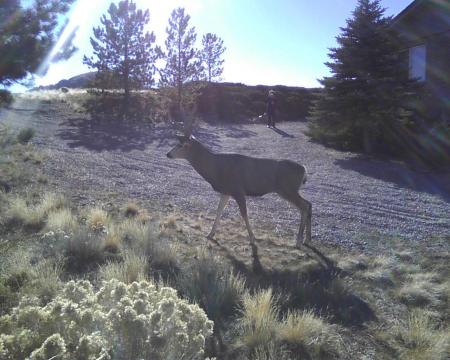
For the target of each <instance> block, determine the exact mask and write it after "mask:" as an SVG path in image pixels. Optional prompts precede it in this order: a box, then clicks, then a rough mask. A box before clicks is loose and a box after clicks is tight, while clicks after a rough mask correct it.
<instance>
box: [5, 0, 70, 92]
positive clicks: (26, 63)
mask: <svg viewBox="0 0 450 360" xmlns="http://www.w3.org/2000/svg"><path fill="white" fill-rule="evenodd" d="M73 2H74V0H61V1H54V0H34V1H32V2H31V3H29V4H28V6H27V7H24V6H23V5H22V2H21V1H20V0H2V1H0V54H1V55H0V85H3V86H9V85H12V84H13V83H16V82H20V81H21V80H23V79H24V78H26V77H27V76H28V75H30V74H34V73H36V72H37V71H38V69H42V73H44V72H45V71H46V67H44V68H42V64H43V62H44V60H45V58H46V57H47V56H48V54H49V53H50V51H51V49H52V48H53V46H54V45H55V43H56V41H57V40H58V36H59V32H60V26H58V20H59V16H60V15H62V14H65V13H66V12H67V11H68V10H69V7H70V5H71V4H72V3H73ZM72 38H73V36H72V37H69V40H71V39H72ZM75 50H76V49H75V48H74V47H73V46H72V45H71V41H69V42H66V44H65V46H63V47H62V49H61V51H60V52H59V53H58V54H56V55H55V56H54V57H53V59H50V60H51V61H57V60H61V59H66V58H68V57H70V56H71V55H72V54H73V52H74V51H75Z"/></svg>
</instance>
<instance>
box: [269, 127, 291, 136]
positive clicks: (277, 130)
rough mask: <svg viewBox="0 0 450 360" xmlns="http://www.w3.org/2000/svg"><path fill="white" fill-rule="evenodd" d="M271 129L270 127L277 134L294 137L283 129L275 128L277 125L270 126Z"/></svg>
mask: <svg viewBox="0 0 450 360" xmlns="http://www.w3.org/2000/svg"><path fill="white" fill-rule="evenodd" d="M271 129H272V130H273V131H274V132H276V133H277V134H279V135H281V136H282V137H286V138H291V139H293V138H295V136H294V135H292V134H288V133H287V132H285V131H283V130H281V129H279V128H277V127H273V128H271Z"/></svg>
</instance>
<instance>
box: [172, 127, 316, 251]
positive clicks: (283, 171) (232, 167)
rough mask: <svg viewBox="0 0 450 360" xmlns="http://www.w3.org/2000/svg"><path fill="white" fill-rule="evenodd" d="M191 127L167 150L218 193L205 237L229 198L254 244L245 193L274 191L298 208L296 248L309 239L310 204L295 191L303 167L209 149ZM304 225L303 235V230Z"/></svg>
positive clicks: (302, 178)
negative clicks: (214, 212)
mask: <svg viewBox="0 0 450 360" xmlns="http://www.w3.org/2000/svg"><path fill="white" fill-rule="evenodd" d="M191 132H192V129H190V130H187V131H184V134H183V135H176V137H177V139H178V143H177V144H176V145H175V147H174V148H172V149H171V150H170V151H169V152H168V153H167V157H168V158H170V159H184V160H187V161H188V162H189V163H190V165H191V166H192V167H193V168H194V170H195V171H196V172H197V173H198V174H199V175H200V176H201V177H203V179H205V180H206V181H207V182H208V183H209V184H210V185H211V186H212V188H213V189H214V190H215V191H216V192H217V193H219V194H220V200H219V205H218V208H217V213H216V218H215V220H214V223H213V226H212V229H211V231H210V233H209V234H208V236H207V238H208V239H209V240H213V239H214V235H215V233H216V231H217V227H218V225H219V221H220V218H221V216H222V213H223V210H224V209H225V206H226V205H227V203H228V201H229V200H230V198H233V199H234V200H235V201H236V203H237V205H238V207H239V211H240V214H241V216H242V218H243V219H244V222H245V226H246V228H247V232H248V235H249V240H250V243H251V245H255V240H256V238H255V235H254V234H253V231H252V228H251V226H250V223H249V220H248V215H247V203H246V196H263V195H265V194H269V193H276V194H278V195H279V196H280V197H281V198H283V199H285V200H287V201H289V202H290V203H292V204H293V205H294V206H295V207H297V208H298V209H299V211H300V216H301V219H300V228H299V231H298V234H297V242H296V247H300V246H301V244H307V243H309V242H310V241H311V216H312V205H311V203H310V202H309V201H307V200H306V199H304V198H303V197H301V196H300V194H299V190H300V188H301V186H302V185H303V184H305V183H306V179H307V170H306V167H305V166H304V165H300V164H298V163H296V162H294V161H291V160H273V159H264V158H256V157H250V156H246V155H241V154H234V153H215V152H213V151H211V150H209V149H208V148H207V147H206V146H205V145H203V144H202V143H201V142H200V141H199V140H197V139H196V138H195V137H194V136H193V135H192V134H191ZM305 228H306V236H305V237H304V236H303V235H304V232H305Z"/></svg>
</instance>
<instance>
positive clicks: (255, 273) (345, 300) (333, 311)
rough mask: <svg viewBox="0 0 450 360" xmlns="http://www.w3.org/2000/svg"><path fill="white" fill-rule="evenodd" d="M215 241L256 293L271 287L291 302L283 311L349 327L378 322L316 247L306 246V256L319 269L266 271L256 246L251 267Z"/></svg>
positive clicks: (288, 302) (343, 277) (252, 248)
mask: <svg viewBox="0 0 450 360" xmlns="http://www.w3.org/2000/svg"><path fill="white" fill-rule="evenodd" d="M211 241H212V242H213V243H214V244H215V245H216V246H217V247H218V248H219V249H220V250H221V253H222V254H223V255H224V256H225V258H226V259H228V260H229V261H230V263H231V264H232V266H233V268H234V269H235V271H237V272H238V273H240V274H241V275H242V276H243V277H244V278H245V280H246V283H247V285H248V286H249V287H250V288H251V289H252V291H259V290H260V289H268V288H271V289H273V291H274V293H277V294H281V296H283V298H284V299H287V300H286V301H285V302H284V303H283V304H281V305H280V306H281V311H282V312H287V311H289V310H291V309H314V310H315V311H316V312H317V313H318V314H323V313H325V314H328V315H329V316H330V317H331V319H332V321H334V322H336V323H340V324H343V325H346V326H360V325H362V324H363V323H364V322H366V321H370V320H374V319H375V313H374V312H373V310H372V309H371V308H370V306H369V305H368V304H367V303H366V302H365V301H364V300H362V299H361V298H360V297H359V296H357V295H356V294H354V293H352V292H351V290H350V287H349V286H346V285H345V276H344V275H345V274H343V273H342V271H341V270H340V269H339V268H338V267H336V265H335V264H334V262H333V261H332V260H331V259H329V258H328V257H327V256H326V255H325V254H323V253H322V252H321V251H320V250H319V249H317V248H316V247H314V246H312V245H305V246H304V247H305V248H306V249H308V250H310V251H311V252H312V253H311V254H310V253H306V255H307V257H308V258H309V259H315V260H317V262H318V265H319V266H317V267H316V268H314V270H311V271H309V272H307V273H305V272H301V271H296V270H287V269H282V270H280V269H275V268H270V269H269V268H265V267H264V266H263V264H262V263H261V260H260V257H259V249H258V246H257V245H256V244H250V247H251V254H252V264H251V267H249V266H247V265H246V264H245V262H244V261H242V260H239V259H238V258H237V257H236V256H235V255H234V254H232V253H231V252H230V251H229V250H228V249H227V248H226V247H225V246H223V245H221V244H220V243H219V242H218V241H217V240H211Z"/></svg>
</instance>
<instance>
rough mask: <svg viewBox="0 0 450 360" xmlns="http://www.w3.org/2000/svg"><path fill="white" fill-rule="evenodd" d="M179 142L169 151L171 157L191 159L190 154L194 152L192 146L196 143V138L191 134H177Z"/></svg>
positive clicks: (168, 154) (168, 155)
mask: <svg viewBox="0 0 450 360" xmlns="http://www.w3.org/2000/svg"><path fill="white" fill-rule="evenodd" d="M177 139H178V144H176V145H175V147H174V148H173V149H172V150H170V151H169V152H168V153H167V157H168V158H169V159H186V160H189V155H190V154H191V152H192V147H193V146H194V143H195V138H194V137H193V136H192V135H190V136H186V135H183V136H180V135H177Z"/></svg>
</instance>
